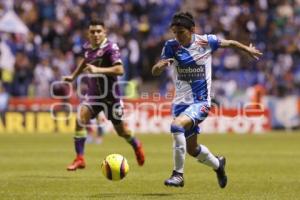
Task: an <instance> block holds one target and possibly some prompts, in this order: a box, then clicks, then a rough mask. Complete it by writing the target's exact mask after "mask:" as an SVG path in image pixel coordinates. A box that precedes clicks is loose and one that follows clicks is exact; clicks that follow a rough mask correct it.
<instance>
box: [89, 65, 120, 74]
mask: <svg viewBox="0 0 300 200" xmlns="http://www.w3.org/2000/svg"><path fill="white" fill-rule="evenodd" d="M84 71H86V72H88V73H91V74H105V75H109V76H122V75H123V74H124V67H123V65H122V64H116V65H114V66H111V67H96V66H95V65H92V64H86V67H85V68H84Z"/></svg>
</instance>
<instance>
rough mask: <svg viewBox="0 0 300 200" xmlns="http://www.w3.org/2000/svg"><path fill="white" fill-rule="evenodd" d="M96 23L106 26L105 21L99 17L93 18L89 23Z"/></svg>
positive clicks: (92, 24) (90, 24)
mask: <svg viewBox="0 0 300 200" xmlns="http://www.w3.org/2000/svg"><path fill="white" fill-rule="evenodd" d="M96 25H100V26H103V27H105V25H104V22H103V21H102V20H101V19H98V18H95V19H92V20H91V21H90V23H89V26H96Z"/></svg>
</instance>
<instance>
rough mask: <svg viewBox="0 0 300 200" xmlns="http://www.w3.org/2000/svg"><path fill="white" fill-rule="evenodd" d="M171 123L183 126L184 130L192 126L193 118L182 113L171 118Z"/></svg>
mask: <svg viewBox="0 0 300 200" xmlns="http://www.w3.org/2000/svg"><path fill="white" fill-rule="evenodd" d="M172 125H174V126H180V127H183V128H184V129H185V130H188V129H190V128H191V127H192V126H193V120H192V119H191V118H190V117H189V116H187V115H185V114H184V113H182V114H180V115H179V116H178V117H175V118H174V119H173V122H172Z"/></svg>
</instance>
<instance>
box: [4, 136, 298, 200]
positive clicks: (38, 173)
mask: <svg viewBox="0 0 300 200" xmlns="http://www.w3.org/2000/svg"><path fill="white" fill-rule="evenodd" d="M138 137H139V138H140V139H141V140H142V141H143V143H144V146H145V152H146V154H147V160H146V163H145V166H144V167H139V166H138V165H137V163H136V161H135V158H134V154H133V151H132V149H131V148H130V146H129V145H128V144H126V142H124V141H123V140H122V139H121V138H119V137H117V136H116V135H115V134H109V135H107V136H105V138H104V142H103V144H101V145H96V144H87V145H86V160H87V168H86V169H84V170H77V171H76V172H67V171H66V166H67V164H69V163H70V162H71V160H72V159H73V157H74V152H73V144H72V135H63V134H51V135H50V134H47V135H43V134H28V135H25V134H24V135H21V134H18V135H17V134H15V135H14V134H0V199H21V200H26V199H30V200H32V199H38V200H41V199H49V200H53V199H63V200H66V199H108V200H112V199H120V200H126V199H128V200H133V199H137V200H143V199H162V200H168V199H172V200H175V199H176V200H177V199H184V200H189V199H203V200H219V199H220V200H224V199H225V200H227V199H230V200H254V199H257V200H294V199H295V200H296V199H300V170H299V169H300V133H299V132H297V133H296V132H294V133H284V132H281V133H280V132H276V133H274V132H273V133H269V134H264V135H234V134H226V135H200V136H199V137H198V140H199V142H201V143H203V144H205V145H207V146H208V147H209V148H210V149H211V150H212V151H213V152H214V153H215V154H222V155H225V156H226V158H227V174H228V177H229V182H228V185H227V187H226V188H225V189H220V188H219V187H218V185H217V180H216V177H215V173H214V172H213V171H212V170H211V169H209V168H208V167H206V166H204V165H202V164H199V163H197V162H196V161H195V159H193V158H192V157H190V156H188V157H187V159H186V164H185V171H186V173H185V187H184V188H168V187H165V186H164V185H163V181H164V179H165V178H167V177H169V175H170V173H171V169H172V151H171V145H172V140H171V136H170V135H168V134H160V135H154V134H148V135H138ZM110 153H121V154H123V155H124V156H125V157H126V158H127V160H128V162H129V165H130V171H129V173H128V176H127V177H126V178H125V179H124V180H122V181H119V182H111V181H109V180H106V179H105V178H104V177H103V176H102V173H101V170H100V163H101V161H102V159H103V158H104V157H105V156H106V155H108V154H110Z"/></svg>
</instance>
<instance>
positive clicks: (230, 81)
mask: <svg viewBox="0 0 300 200" xmlns="http://www.w3.org/2000/svg"><path fill="white" fill-rule="evenodd" d="M0 2H2V4H0V19H1V16H3V15H5V13H6V12H7V10H9V9H13V10H14V11H15V12H16V14H17V15H18V16H19V17H20V19H21V20H22V21H23V22H24V23H25V25H26V26H27V27H28V29H29V30H30V32H29V34H28V36H26V37H25V36H23V35H22V34H14V33H5V32H1V46H3V45H6V46H8V47H9V51H10V53H7V52H6V53H5V52H3V51H2V52H1V54H2V55H4V54H5V55H7V54H9V55H10V56H6V57H5V62H4V63H8V64H5V66H3V64H2V65H1V66H0V68H1V82H2V83H1V85H0V92H1V94H2V93H6V94H8V95H9V96H15V97H21V96H22V97H24V96H25V97H26V96H29V97H32V96H35V97H48V96H50V92H49V91H50V84H51V83H52V82H53V81H57V80H60V78H61V76H62V75H68V74H70V73H71V72H72V70H74V68H75V67H76V64H77V63H78V58H79V56H80V55H81V46H82V44H83V43H84V42H85V41H86V36H87V32H86V30H87V25H88V23H89V20H90V19H92V18H94V17H99V18H101V19H103V20H104V21H105V23H106V26H107V28H108V30H109V38H110V39H111V40H112V41H114V42H117V43H118V44H119V46H120V48H121V53H122V58H123V62H124V66H125V69H126V74H125V75H124V76H123V77H122V78H123V80H127V81H131V82H132V83H133V84H134V85H136V87H137V88H136V89H137V96H138V95H139V94H140V93H142V92H149V91H151V92H153V91H159V92H160V94H161V95H165V94H166V93H168V92H169V91H172V87H171V84H170V81H171V79H170V77H169V74H168V73H165V74H163V75H162V76H161V77H159V78H156V79H155V78H153V77H152V75H151V67H152V65H153V64H154V63H155V62H156V61H157V60H158V59H159V57H160V53H161V49H162V46H163V44H164V42H165V40H167V39H170V38H172V37H173V36H172V34H171V33H170V31H169V23H170V20H171V18H172V15H173V14H174V13H175V12H177V11H179V10H183V11H187V10H188V11H190V12H191V13H192V14H193V15H194V17H195V21H196V24H197V33H199V34H205V33H207V34H211V33H213V34H216V35H217V36H218V37H220V38H226V39H234V40H238V41H240V42H242V43H245V44H249V43H253V44H254V45H255V46H257V48H258V49H260V50H261V51H262V52H263V53H264V55H263V56H262V57H261V59H260V61H259V62H257V61H255V60H253V59H251V58H249V57H248V56H247V55H246V54H244V53H240V52H237V51H235V50H232V49H220V50H218V51H216V52H215V53H214V57H213V80H214V82H213V91H214V96H215V98H219V99H222V100H225V101H226V99H227V101H228V102H232V99H234V98H235V97H236V98H237V99H239V98H244V96H245V95H247V94H246V93H247V90H248V89H249V88H251V87H254V86H257V85H259V86H260V87H261V88H263V90H264V93H265V94H267V95H274V96H278V97H284V96H287V95H299V94H300V0H256V1H255V0H252V1H251V0H249V1H242V0H110V1H109V0H15V1H14V3H12V2H13V1H4V0H2V1H0ZM8 2H10V3H8ZM1 49H5V48H4V47H3V48H1ZM2 59H3V58H2ZM8 59H10V60H8ZM0 64H1V61H0ZM57 89H58V90H59V88H57ZM61 89H62V91H61V92H62V93H64V91H63V88H61Z"/></svg>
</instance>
